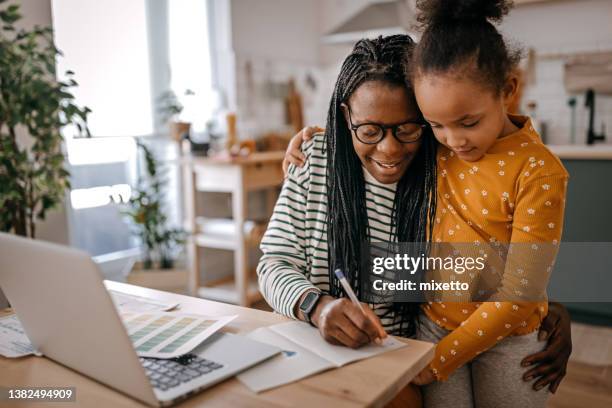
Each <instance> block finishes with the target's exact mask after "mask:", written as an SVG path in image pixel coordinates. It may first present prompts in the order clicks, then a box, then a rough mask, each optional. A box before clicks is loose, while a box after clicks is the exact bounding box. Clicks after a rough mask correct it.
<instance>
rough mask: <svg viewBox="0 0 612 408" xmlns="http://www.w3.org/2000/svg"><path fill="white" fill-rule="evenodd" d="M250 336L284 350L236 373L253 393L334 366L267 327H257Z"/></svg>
mask: <svg viewBox="0 0 612 408" xmlns="http://www.w3.org/2000/svg"><path fill="white" fill-rule="evenodd" d="M247 337H248V338H250V339H253V340H257V341H260V342H262V343H267V344H270V345H272V346H276V347H279V348H280V349H281V350H283V351H282V352H281V354H279V355H277V356H275V357H273V358H271V359H269V360H266V361H264V362H263V363H261V364H258V365H256V366H255V367H253V368H251V369H249V370H246V371H243V372H242V373H241V374H239V375H238V376H237V378H238V379H239V380H240V381H242V383H243V384H244V385H246V386H247V387H249V388H250V389H251V391H253V392H261V391H265V390H268V389H270V388H274V387H278V386H281V385H285V384H289V383H292V382H294V381H298V380H300V379H302V378H304V377H308V376H310V375H313V374H316V373H319V372H321V371H325V370H328V369H330V368H333V367H334V365H333V364H332V363H331V362H329V361H327V360H324V359H322V358H321V357H319V356H317V355H316V354H314V353H312V352H310V351H308V350H306V349H305V348H303V347H300V346H299V345H297V344H295V343H293V342H291V341H289V340H288V339H287V338H285V337H284V336H281V335H280V334H278V333H276V332H274V331H272V330H270V329H269V328H267V327H262V328H260V329H256V330H254V331H252V332H251V333H249V334H248V335H247Z"/></svg>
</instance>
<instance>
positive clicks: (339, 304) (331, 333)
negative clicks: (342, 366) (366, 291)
mask: <svg viewBox="0 0 612 408" xmlns="http://www.w3.org/2000/svg"><path fill="white" fill-rule="evenodd" d="M363 306H364V308H363V309H364V311H365V312H366V314H367V316H366V315H364V313H363V312H362V311H361V310H360V309H359V308H358V307H357V306H355V305H354V304H353V302H351V301H350V300H348V299H347V298H340V299H335V298H333V297H331V296H323V297H322V298H321V299H320V300H319V303H318V304H317V307H316V308H315V310H314V311H313V313H312V323H313V324H314V325H315V326H316V327H318V328H319V332H320V333H321V336H323V338H324V339H325V340H326V341H328V342H329V343H332V344H336V345H343V346H347V347H350V348H359V347H362V346H365V345H366V344H370V343H372V342H375V343H380V342H381V341H382V340H383V339H384V338H385V337H387V333H386V332H385V330H384V328H383V327H382V323H380V319H379V318H378V316H376V314H374V312H373V311H372V309H370V308H369V306H368V305H365V304H364V305H363Z"/></svg>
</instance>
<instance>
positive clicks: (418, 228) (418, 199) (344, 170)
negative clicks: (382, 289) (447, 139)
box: [325, 35, 436, 336]
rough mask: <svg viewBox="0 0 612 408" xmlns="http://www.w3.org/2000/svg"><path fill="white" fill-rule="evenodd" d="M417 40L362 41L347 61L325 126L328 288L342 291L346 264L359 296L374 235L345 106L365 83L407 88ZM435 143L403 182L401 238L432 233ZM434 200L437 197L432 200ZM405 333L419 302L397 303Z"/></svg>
mask: <svg viewBox="0 0 612 408" xmlns="http://www.w3.org/2000/svg"><path fill="white" fill-rule="evenodd" d="M413 45H414V42H413V41H412V39H411V38H410V37H408V36H406V35H393V36H389V37H379V38H377V39H374V40H361V41H359V42H358V43H357V44H356V45H355V48H354V49H353V52H352V53H351V54H350V55H349V56H348V57H347V58H346V59H345V60H344V63H343V64H342V68H341V70H340V74H339V76H338V80H337V81H336V86H335V88H334V93H333V95H332V99H331V102H330V107H329V111H328V115H327V126H326V128H325V129H326V130H325V139H326V150H327V170H326V171H327V212H328V219H327V238H328V239H327V242H328V245H329V259H328V261H329V291H330V294H331V295H332V296H335V297H339V296H341V295H342V289H341V286H340V283H339V281H338V280H337V279H336V277H335V274H334V271H335V270H336V268H341V269H342V270H343V271H344V273H345V275H346V277H347V279H348V280H349V282H350V283H351V285H352V287H353V288H355V289H356V292H357V295H358V296H359V295H360V294H361V293H363V290H362V288H361V279H360V276H362V274H368V273H369V271H365V270H362V269H363V266H362V264H361V256H360V255H361V251H362V246H363V244H364V243H365V242H367V241H369V239H370V231H369V225H368V223H367V219H368V216H367V208H366V201H365V179H364V176H363V170H362V166H361V162H360V160H359V157H358V156H357V154H356V153H355V151H354V148H353V144H352V136H351V133H350V132H351V131H350V129H349V127H348V124H347V123H346V119H345V117H344V115H343V114H342V111H341V107H340V106H341V104H342V103H343V102H345V101H347V100H348V99H349V97H350V96H351V95H352V93H353V92H354V91H355V90H356V89H357V87H358V86H360V85H361V84H362V83H364V82H366V81H374V80H376V81H382V82H385V83H390V84H394V85H400V86H406V82H405V76H404V64H405V61H407V60H408V58H407V55H408V54H409V52H410V51H411V49H412V46H413ZM435 148H436V145H435V141H434V139H433V137H432V135H431V134H430V132H429V131H428V132H426V134H425V137H424V138H423V143H422V146H421V148H420V149H419V152H418V153H417V155H416V157H415V159H414V161H413V163H412V164H411V166H410V169H409V170H408V171H406V174H405V175H404V176H402V178H401V179H400V181H399V182H398V186H397V191H396V195H395V200H394V206H393V212H392V228H391V231H392V234H393V235H394V236H391V237H390V240H391V239H393V238H396V239H397V240H398V241H400V242H425V241H426V240H427V239H428V238H429V237H431V233H430V232H429V233H428V232H427V231H426V229H427V227H428V226H429V227H431V226H432V225H433V222H432V221H431V220H432V218H433V213H434V211H435V177H436V176H435V174H436V173H435ZM432 200H433V201H432ZM394 311H395V313H396V315H397V316H398V317H399V318H400V333H398V334H400V335H403V336H409V335H411V334H413V333H414V327H415V325H414V321H415V317H416V316H417V313H418V305H417V304H414V303H396V304H394Z"/></svg>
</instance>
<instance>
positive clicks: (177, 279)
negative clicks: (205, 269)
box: [123, 142, 187, 289]
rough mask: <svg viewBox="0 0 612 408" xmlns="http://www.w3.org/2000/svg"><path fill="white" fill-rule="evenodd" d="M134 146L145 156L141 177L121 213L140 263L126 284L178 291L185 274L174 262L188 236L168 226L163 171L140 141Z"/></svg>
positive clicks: (185, 277)
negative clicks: (136, 241) (133, 237)
mask: <svg viewBox="0 0 612 408" xmlns="http://www.w3.org/2000/svg"><path fill="white" fill-rule="evenodd" d="M137 146H138V149H139V151H140V152H141V153H142V155H143V157H144V169H143V171H144V175H143V176H140V177H139V178H138V182H137V185H136V186H135V187H133V188H132V196H131V197H130V199H129V201H128V202H127V204H126V207H127V208H126V209H125V210H124V211H123V214H125V215H126V216H127V217H128V218H129V220H130V224H131V229H132V231H133V233H134V234H135V235H136V236H137V237H138V238H139V240H140V242H141V245H142V261H141V262H140V263H137V264H136V265H135V269H134V270H133V271H132V273H131V274H130V276H128V282H130V283H134V284H139V285H142V286H148V287H155V288H160V289H171V288H179V287H181V286H185V285H186V284H187V272H186V271H185V270H182V269H176V268H175V263H176V262H175V261H176V257H177V255H178V253H179V252H180V251H181V249H182V247H183V244H184V243H185V239H186V235H187V234H186V232H185V231H184V230H183V229H181V228H171V227H169V226H168V217H167V215H166V212H165V208H164V197H165V196H166V191H165V187H166V184H167V180H166V179H165V174H164V173H165V171H164V169H163V168H161V167H160V164H159V162H158V160H157V158H156V157H155V155H154V154H153V153H152V152H151V150H150V149H149V147H147V146H146V145H145V144H143V143H142V142H137Z"/></svg>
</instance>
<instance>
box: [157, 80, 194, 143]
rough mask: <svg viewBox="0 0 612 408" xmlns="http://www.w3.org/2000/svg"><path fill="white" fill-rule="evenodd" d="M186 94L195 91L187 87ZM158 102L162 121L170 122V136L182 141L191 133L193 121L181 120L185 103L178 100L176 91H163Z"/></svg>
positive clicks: (191, 93)
mask: <svg viewBox="0 0 612 408" xmlns="http://www.w3.org/2000/svg"><path fill="white" fill-rule="evenodd" d="M185 95H186V96H188V95H194V92H193V91H191V90H190V89H187V90H186V91H185ZM157 102H158V112H159V113H160V115H161V118H162V121H163V122H164V123H167V124H168V127H169V130H170V136H171V137H172V139H173V140H175V141H177V142H180V141H181V140H182V139H183V136H184V135H189V131H190V129H191V123H189V122H184V121H181V120H180V115H181V113H182V112H183V109H184V106H183V104H182V103H181V102H180V101H179V100H178V98H177V96H176V94H175V93H174V91H166V92H164V93H162V94H161V96H160V97H159V98H158V100H157Z"/></svg>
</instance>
